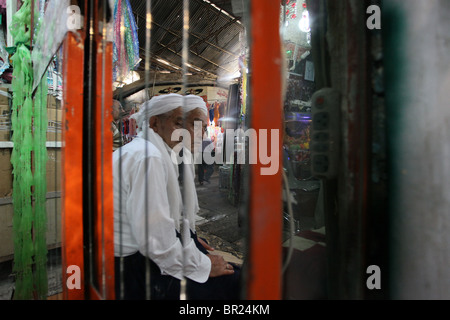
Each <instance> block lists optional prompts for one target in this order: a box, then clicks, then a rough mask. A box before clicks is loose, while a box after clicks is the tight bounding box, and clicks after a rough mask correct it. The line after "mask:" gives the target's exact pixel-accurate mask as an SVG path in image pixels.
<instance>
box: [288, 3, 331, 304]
mask: <svg viewBox="0 0 450 320" xmlns="http://www.w3.org/2000/svg"><path fill="white" fill-rule="evenodd" d="M308 9H309V8H308V6H307V2H306V1H303V0H291V1H289V0H286V1H282V4H281V7H280V26H281V30H282V38H283V40H282V41H283V43H282V46H283V50H284V54H285V59H286V60H285V61H286V70H285V71H286V78H285V81H286V82H285V83H286V92H285V100H284V129H285V130H284V136H283V147H282V152H283V170H284V174H285V175H284V178H285V189H284V194H283V199H284V212H283V217H284V233H283V234H284V236H283V240H284V242H283V252H284V265H283V271H284V273H283V298H284V299H324V298H326V297H327V295H326V283H325V276H326V272H325V270H326V256H325V225H324V212H323V198H322V197H323V187H322V183H321V180H320V179H317V178H315V177H313V176H312V174H311V153H310V141H311V130H312V127H311V121H312V117H311V97H312V95H313V93H314V92H315V90H316V89H318V88H317V87H316V81H315V74H314V71H315V69H314V63H315V62H316V61H314V58H313V56H314V55H313V54H312V53H313V50H314V48H313V47H312V45H311V40H312V39H311V26H310V16H309V15H310V12H309V10H308ZM286 182H287V183H286Z"/></svg>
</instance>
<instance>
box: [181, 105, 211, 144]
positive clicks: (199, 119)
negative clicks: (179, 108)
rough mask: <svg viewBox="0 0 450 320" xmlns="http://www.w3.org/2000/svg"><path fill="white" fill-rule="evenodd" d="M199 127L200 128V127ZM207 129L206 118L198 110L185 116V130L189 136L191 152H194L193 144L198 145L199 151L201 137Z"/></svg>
mask: <svg viewBox="0 0 450 320" xmlns="http://www.w3.org/2000/svg"><path fill="white" fill-rule="evenodd" d="M200 125H201V127H200ZM207 127H208V117H207V116H206V114H204V113H203V111H202V110H201V109H199V108H197V109H194V110H192V111H191V112H189V113H188V114H187V116H186V122H185V128H186V129H187V130H188V131H189V134H190V135H191V151H194V143H195V142H197V143H199V146H197V147H200V149H199V150H202V149H201V145H202V140H203V135H204V134H205V133H206V129H207Z"/></svg>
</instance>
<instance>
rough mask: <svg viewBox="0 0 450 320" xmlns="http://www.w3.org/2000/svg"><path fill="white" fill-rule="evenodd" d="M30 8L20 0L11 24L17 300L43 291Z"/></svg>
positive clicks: (41, 128)
mask: <svg viewBox="0 0 450 320" xmlns="http://www.w3.org/2000/svg"><path fill="white" fill-rule="evenodd" d="M30 12H31V10H30V0H24V2H23V4H22V6H21V8H20V9H19V10H18V11H17V12H16V13H15V14H14V15H13V17H12V24H11V27H10V31H11V34H12V36H13V38H14V44H15V46H16V51H15V53H14V55H13V56H12V59H11V60H12V63H13V69H14V71H13V79H12V83H11V88H12V93H13V98H12V109H11V129H12V131H13V136H12V141H13V143H14V147H13V150H12V153H11V164H12V166H13V177H14V178H13V194H12V200H13V238H14V266H13V272H14V274H15V277H16V279H15V293H14V299H17V300H19V299H20V300H24V299H32V298H38V299H46V297H47V291H48V290H47V289H48V288H47V286H48V284H47V281H48V280H47V241H46V225H47V221H46V219H47V212H46V207H45V200H46V190H47V186H46V160H47V149H46V146H45V141H46V131H47V111H46V106H47V82H46V79H45V78H44V79H43V81H40V84H39V86H38V87H37V90H36V97H35V100H34V108H33V98H32V87H33V68H32V61H31V52H30V49H29V48H30V29H31V28H30V20H31V19H30V17H31V14H30ZM38 28H39V26H38ZM38 28H37V29H38ZM32 168H33V169H32Z"/></svg>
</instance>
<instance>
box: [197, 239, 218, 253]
mask: <svg viewBox="0 0 450 320" xmlns="http://www.w3.org/2000/svg"><path fill="white" fill-rule="evenodd" d="M197 239H198V242H200V244H201V245H202V246H203V247H204V248H205V249H206V250H208V251H214V248H213V247H211V246H210V245H209V244H207V243H206V242H205V240H203V239H202V238H200V237H197Z"/></svg>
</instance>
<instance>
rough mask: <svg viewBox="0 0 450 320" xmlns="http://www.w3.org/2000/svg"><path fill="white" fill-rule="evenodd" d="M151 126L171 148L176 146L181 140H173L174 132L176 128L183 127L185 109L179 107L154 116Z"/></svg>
mask: <svg viewBox="0 0 450 320" xmlns="http://www.w3.org/2000/svg"><path fill="white" fill-rule="evenodd" d="M150 127H151V128H152V129H153V131H155V132H156V133H157V134H159V135H160V136H161V138H162V139H163V140H164V142H165V143H166V144H167V145H168V146H169V147H170V148H173V147H175V146H176V145H177V144H178V143H179V142H180V141H172V133H173V132H174V130H176V129H181V128H183V110H182V109H181V107H179V108H177V109H174V110H173V111H171V112H168V113H165V114H163V115H160V116H155V117H152V118H151V119H150ZM180 140H181V138H180Z"/></svg>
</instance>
